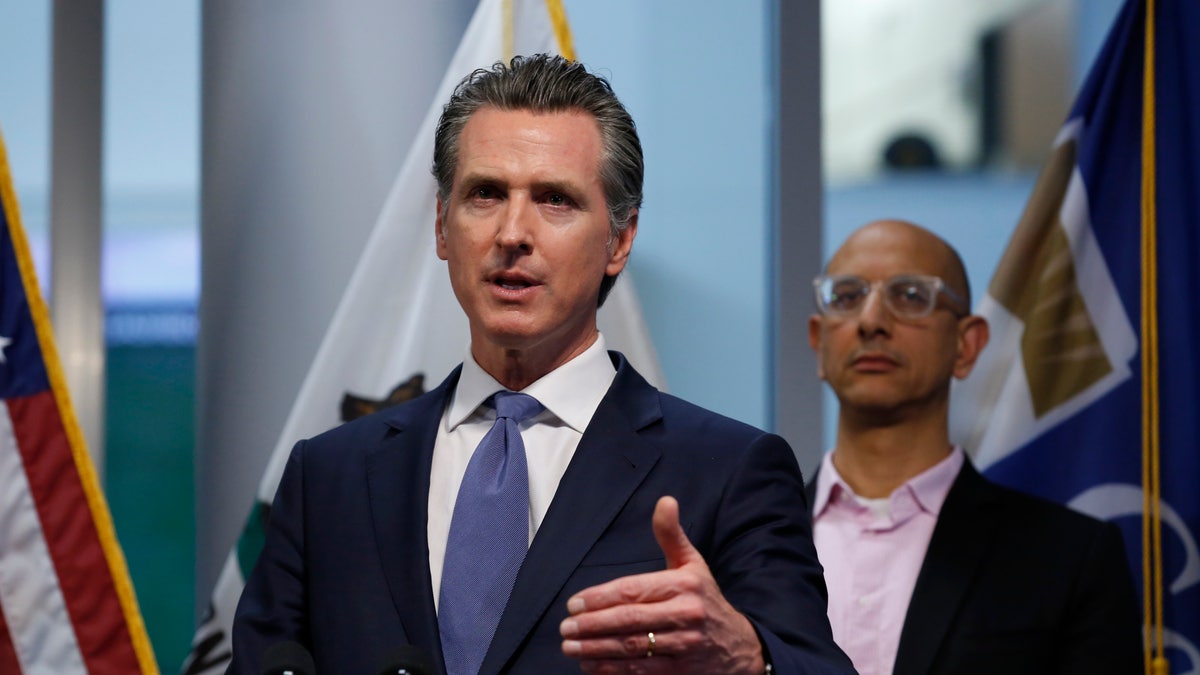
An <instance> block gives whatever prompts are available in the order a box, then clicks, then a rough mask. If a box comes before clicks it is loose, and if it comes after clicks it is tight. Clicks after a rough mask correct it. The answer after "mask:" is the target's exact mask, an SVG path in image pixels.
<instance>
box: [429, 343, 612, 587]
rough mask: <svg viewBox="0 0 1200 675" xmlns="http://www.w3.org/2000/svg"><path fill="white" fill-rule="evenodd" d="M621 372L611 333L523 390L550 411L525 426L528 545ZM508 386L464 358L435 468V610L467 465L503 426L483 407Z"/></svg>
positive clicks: (432, 500)
mask: <svg viewBox="0 0 1200 675" xmlns="http://www.w3.org/2000/svg"><path fill="white" fill-rule="evenodd" d="M616 375H617V371H616V369H615V368H614V367H613V364H612V361H611V360H610V359H609V358H608V350H607V348H606V347H605V343H604V336H603V335H600V336H598V337H597V338H596V341H595V342H594V343H592V346H590V347H588V348H587V349H586V350H584V351H583V353H581V354H579V355H578V356H576V357H575V358H573V359H571V360H570V361H568V362H566V363H564V364H563V365H561V366H559V367H558V368H556V369H555V370H553V371H551V372H549V373H547V374H546V375H544V376H542V378H541V379H539V380H537V381H536V382H534V383H533V384H531V385H529V386H528V387H526V388H524V389H522V390H521V393H524V394H529V395H530V396H532V397H534V398H536V399H537V400H538V402H540V403H541V404H542V406H544V407H545V408H546V409H545V410H544V411H542V412H541V413H539V414H538V415H536V416H535V417H533V418H531V419H529V420H526V421H525V422H523V423H522V424H521V440H522V441H523V442H524V444H525V456H526V460H527V461H526V463H527V464H528V466H529V540H530V541H533V535H534V534H535V533H536V532H537V529H538V526H540V525H541V524H542V520H543V519H544V518H545V517H546V511H547V510H548V509H549V508H550V502H551V501H552V500H553V499H554V493H555V491H557V490H558V483H559V481H560V480H562V476H563V473H564V472H566V470H567V465H568V464H570V463H571V458H572V457H574V456H575V448H577V447H578V446H579V439H581V438H582V437H583V432H584V430H585V429H587V425H588V423H589V422H591V420H592V415H593V414H595V412H596V408H598V407H599V406H600V400H601V399H603V398H604V395H605V394H606V393H608V388H609V386H610V385H612V381H613V378H615V377H616ZM502 390H504V386H503V385H501V384H500V383H499V382H497V381H496V379H495V378H493V377H492V376H491V375H488V374H487V373H486V372H484V370H483V368H481V367H479V364H477V363H475V359H474V358H472V357H471V355H470V351H469V350H468V352H467V357H466V358H465V359H463V365H462V374H461V375H460V376H459V379H458V386H457V387H456V388H455V390H454V393H453V394H452V395H451V396H450V402H449V404H448V405H447V406H446V411H445V412H444V413H443V414H442V421H441V424H439V425H438V433H437V440H436V441H434V444H433V465H432V467H431V468H430V471H429V521H428V524H427V531H428V537H429V574H430V579H431V581H432V582H433V602H434V606H435V607H436V606H437V605H438V602H439V598H438V596H439V595H440V594H441V587H442V563H443V561H444V559H445V557H446V540H447V539H448V538H449V536H450V519H451V517H453V515H454V502H455V501H456V500H457V499H458V487H459V484H460V483H462V479H463V474H465V473H466V471H467V463H468V462H470V460H471V455H472V453H474V452H475V447H476V446H477V445H479V442H480V441H481V440H483V437H484V435H486V434H487V432H488V430H489V429H491V428H492V424H493V423H494V422H495V421H496V411H495V410H494V409H492V408H488V407H485V406H483V405H482V404H483V402H484V401H486V400H487V398H488V397H489V396H491V395H492V394H494V393H496V392H497V391H502Z"/></svg>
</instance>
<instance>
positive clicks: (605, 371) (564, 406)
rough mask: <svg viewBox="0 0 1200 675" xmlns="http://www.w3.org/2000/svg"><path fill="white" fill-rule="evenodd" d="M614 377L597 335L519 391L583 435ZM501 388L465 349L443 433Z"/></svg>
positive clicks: (599, 337) (601, 342)
mask: <svg viewBox="0 0 1200 675" xmlns="http://www.w3.org/2000/svg"><path fill="white" fill-rule="evenodd" d="M616 375H617V371H616V368H614V367H613V364H612V360H611V359H609V358H608V349H607V346H606V344H605V341H604V335H603V334H600V335H598V336H597V337H596V341H595V342H593V343H592V345H591V346H590V347H588V348H587V349H585V350H583V352H581V353H580V354H579V355H577V356H576V357H575V358H573V359H571V360H570V361H567V362H566V363H564V364H562V365H561V366H559V367H558V368H555V369H554V370H552V371H550V372H549V373H546V374H545V375H543V376H542V377H541V378H540V379H538V380H537V381H536V382H534V383H533V384H530V385H529V386H528V387H525V388H524V389H522V390H521V391H522V393H525V394H529V395H530V396H532V397H534V398H536V399H537V400H538V402H539V403H541V404H542V406H544V407H545V408H546V410H548V411H550V412H551V413H552V414H553V415H554V416H555V417H557V418H558V419H559V420H561V421H562V422H563V423H564V424H566V425H567V426H569V427H571V428H572V429H574V430H575V431H577V432H579V433H583V431H584V429H586V428H587V425H588V423H589V422H591V419H592V415H593V414H594V413H595V412H596V408H598V407H600V401H601V399H603V398H604V395H605V394H606V393H608V388H609V386H610V385H612V381H613V378H615V377H616ZM503 389H504V386H503V385H501V384H500V383H499V382H497V381H496V378H494V377H492V376H491V375H489V374H488V373H487V372H486V371H485V370H484V369H483V368H481V367H480V366H479V364H478V363H476V362H475V359H474V357H472V356H471V354H470V350H469V348H468V351H467V357H466V358H465V359H463V365H462V373H461V374H460V375H459V378H458V386H457V387H456V388H455V390H454V397H453V400H452V401H451V403H450V410H449V414H448V415H447V416H446V425H447V426H446V430H447V431H450V430H453V429H454V428H455V427H457V426H458V425H460V424H462V423H463V422H465V421H466V420H467V419H468V418H470V417H471V415H472V414H474V413H475V412H476V411H477V410H478V409H479V406H480V405H481V404H482V403H483V402H484V401H485V400H487V398H488V397H489V396H491V395H492V394H494V393H496V392H497V391H501V390H503Z"/></svg>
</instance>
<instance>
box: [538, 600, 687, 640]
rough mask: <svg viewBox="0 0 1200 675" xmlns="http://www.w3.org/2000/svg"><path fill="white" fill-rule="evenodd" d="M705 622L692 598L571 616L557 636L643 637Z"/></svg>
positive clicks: (564, 621) (626, 606)
mask: <svg viewBox="0 0 1200 675" xmlns="http://www.w3.org/2000/svg"><path fill="white" fill-rule="evenodd" d="M704 618H705V611H704V603H703V601H701V600H700V599H699V598H698V597H696V596H693V595H686V596H679V597H675V598H672V599H670V600H667V601H665V602H655V603H631V604H622V605H617V606H615V607H608V608H605V609H599V610H594V611H587V612H583V613H580V614H575V615H573V616H569V617H567V618H565V619H563V621H562V623H560V624H559V633H560V634H561V635H562V636H563V637H564V638H573V639H579V640H583V639H591V638H599V637H613V636H622V635H628V634H634V635H638V634H640V635H645V634H646V632H647V631H655V632H663V631H667V630H680V629H689V628H695V627H696V626H699V625H702V624H703V622H704Z"/></svg>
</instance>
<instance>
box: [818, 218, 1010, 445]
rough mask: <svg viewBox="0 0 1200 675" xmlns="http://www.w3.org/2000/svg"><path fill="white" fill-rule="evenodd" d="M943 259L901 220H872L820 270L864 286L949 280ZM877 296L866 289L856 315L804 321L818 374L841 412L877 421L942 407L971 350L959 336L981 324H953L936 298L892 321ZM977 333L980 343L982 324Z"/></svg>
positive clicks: (932, 241)
mask: <svg viewBox="0 0 1200 675" xmlns="http://www.w3.org/2000/svg"><path fill="white" fill-rule="evenodd" d="M950 259H951V258H950V254H949V251H948V250H947V249H946V248H945V246H944V245H943V244H942V243H941V242H940V241H939V240H937V239H936V238H935V237H933V236H932V235H930V234H929V233H927V232H924V231H922V230H918V229H916V228H913V227H912V226H908V225H906V224H902V223H879V224H873V225H871V226H867V227H866V228H864V229H862V230H859V231H858V232H856V233H855V234H854V235H852V236H851V238H850V239H848V240H847V241H846V243H845V244H844V245H843V246H842V248H841V249H840V250H839V251H838V252H837V253H836V254H835V255H834V257H833V259H832V260H830V263H829V266H828V268H827V273H828V274H830V275H837V274H853V275H857V276H860V277H862V278H863V279H866V280H867V281H869V282H875V281H882V280H887V279H890V278H892V277H894V276H896V275H901V274H928V275H934V276H938V277H941V278H942V279H943V280H945V281H951V279H950V278H948V277H949V276H951V275H952V272H951V271H950V270H951V269H952V267H951V265H950V264H949V260H950ZM956 290H957V289H956ZM881 291H882V289H876V290H875V291H873V292H872V293H871V294H870V295H869V296H868V298H867V299H866V301H865V303H864V305H863V306H862V309H861V311H860V312H859V313H858V314H857V315H853V316H823V315H814V316H813V317H811V318H810V319H809V342H810V343H811V344H812V347H813V349H814V350H815V351H816V353H817V360H818V368H819V371H818V372H819V374H820V376H821V377H822V378H823V379H824V380H826V381H827V382H828V383H829V386H830V387H832V389H833V391H834V393H835V394H837V397H838V400H839V401H840V402H841V405H842V408H843V410H844V411H847V412H856V411H857V412H866V413H870V414H871V415H874V416H878V419H879V420H880V421H885V420H889V419H892V418H893V417H894V416H896V415H902V416H904V415H907V414H909V413H916V414H919V412H920V411H924V410H944V406H945V405H946V402H947V397H948V394H949V388H950V380H951V378H952V377H955V376H957V377H965V376H966V375H967V373H969V372H970V369H971V366H972V365H973V363H974V358H975V355H977V353H978V350H977V349H975V347H976V343H975V342H974V341H973V340H972V339H966V340H964V331H965V330H967V329H970V330H972V331H974V330H975V328H973V326H976V325H978V323H981V321H980V320H978V319H977V318H964V319H962V320H961V321H960V320H959V319H958V318H957V317H956V316H955V314H954V313H953V312H952V311H951V310H950V309H949V308H948V305H947V304H946V302H945V298H939V302H938V305H937V308H936V309H934V310H933V312H932V313H931V314H929V315H928V316H924V317H920V318H915V319H899V318H897V317H896V316H895V315H893V314H892V312H891V311H890V310H889V309H888V308H887V307H886V306H885V305H884V302H883V297H882V292H881ZM981 330H983V331H984V337H983V341H984V342H986V325H984V326H983V327H982V329H981ZM978 347H979V348H982V343H979V344H978Z"/></svg>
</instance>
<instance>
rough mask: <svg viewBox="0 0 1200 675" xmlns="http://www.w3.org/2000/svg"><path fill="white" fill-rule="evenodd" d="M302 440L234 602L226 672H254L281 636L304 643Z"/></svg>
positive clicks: (240, 674) (249, 674)
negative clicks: (255, 558)
mask: <svg viewBox="0 0 1200 675" xmlns="http://www.w3.org/2000/svg"><path fill="white" fill-rule="evenodd" d="M303 456H304V442H303V441H301V442H300V443H297V444H296V446H295V447H294V448H292V454H291V455H290V456H289V457H288V462H287V466H286V467H285V468H284V471H283V477H282V478H281V479H280V482H279V488H278V490H277V491H276V493H275V500H274V503H273V504H272V506H271V515H270V521H269V523H268V525H267V534H266V540H265V542H264V544H263V550H262V553H261V554H260V555H259V558H258V562H257V563H256V564H255V565H254V570H253V571H252V572H251V573H250V578H249V579H247V580H246V587H245V588H244V589H243V591H242V597H241V599H240V600H239V601H238V606H237V612H236V613H235V614H234V620H233V660H232V661H231V663H230V665H229V669H228V670H227V671H226V673H227V675H258V673H260V672H261V661H262V656H263V652H265V651H266V650H267V649H269V648H270V647H271V646H272V645H275V644H277V643H280V642H284V641H289V640H290V641H295V642H299V643H301V644H303V645H306V646H307V645H308V642H309V640H308V633H307V628H306V627H307V620H306V611H305V610H306V601H305V592H304V589H305V585H304V496H303V486H304V468H303V467H304V463H303Z"/></svg>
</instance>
